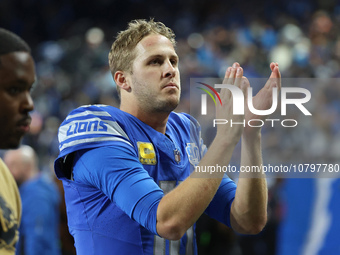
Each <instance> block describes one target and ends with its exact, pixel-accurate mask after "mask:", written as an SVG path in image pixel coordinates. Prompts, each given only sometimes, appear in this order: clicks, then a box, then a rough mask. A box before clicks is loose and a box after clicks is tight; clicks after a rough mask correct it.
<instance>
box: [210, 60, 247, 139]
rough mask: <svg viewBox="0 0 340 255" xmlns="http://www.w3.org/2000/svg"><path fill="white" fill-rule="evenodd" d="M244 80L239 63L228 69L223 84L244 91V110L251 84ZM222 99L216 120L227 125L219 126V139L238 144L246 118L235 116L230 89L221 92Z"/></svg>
mask: <svg viewBox="0 0 340 255" xmlns="http://www.w3.org/2000/svg"><path fill="white" fill-rule="evenodd" d="M247 81H248V80H247V79H246V78H245V77H244V78H243V68H242V67H240V65H239V64H238V63H236V62H235V63H234V64H233V66H232V67H228V68H227V70H226V73H225V77H224V80H223V84H228V85H232V86H236V87H238V88H240V89H241V90H242V93H243V102H244V108H245V107H246V105H245V102H246V98H247V88H248V87H249V82H247ZM219 94H220V97H221V101H222V105H220V104H217V107H216V119H223V120H226V121H227V123H226V124H218V125H217V135H216V136H217V137H218V139H227V140H226V141H228V142H231V143H233V144H235V145H236V144H237V142H238V141H239V140H240V137H241V135H242V132H243V129H244V126H245V117H244V114H243V115H234V114H233V100H234V99H233V96H232V94H231V92H230V90H229V89H227V88H222V89H221V91H220V93H219Z"/></svg>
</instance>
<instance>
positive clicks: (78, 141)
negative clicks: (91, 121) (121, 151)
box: [60, 137, 132, 151]
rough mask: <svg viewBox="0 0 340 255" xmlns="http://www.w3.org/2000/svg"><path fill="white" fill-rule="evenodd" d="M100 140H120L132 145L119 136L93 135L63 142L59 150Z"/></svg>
mask: <svg viewBox="0 0 340 255" xmlns="http://www.w3.org/2000/svg"><path fill="white" fill-rule="evenodd" d="M100 141H104V142H105V141H120V142H124V143H127V144H129V145H130V146H132V144H131V143H130V142H128V141H126V140H125V139H123V138H120V137H93V138H85V139H79V140H75V141H72V142H69V143H66V144H64V145H63V146H62V147H61V148H60V151H62V150H64V149H66V148H69V147H72V146H75V145H77V144H81V143H93V142H100Z"/></svg>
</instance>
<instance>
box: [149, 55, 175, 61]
mask: <svg viewBox="0 0 340 255" xmlns="http://www.w3.org/2000/svg"><path fill="white" fill-rule="evenodd" d="M164 56H166V55H162V54H155V55H151V56H149V57H147V58H146V61H148V60H151V59H153V58H164ZM170 58H176V59H179V57H178V55H174V54H172V55H171V56H170Z"/></svg>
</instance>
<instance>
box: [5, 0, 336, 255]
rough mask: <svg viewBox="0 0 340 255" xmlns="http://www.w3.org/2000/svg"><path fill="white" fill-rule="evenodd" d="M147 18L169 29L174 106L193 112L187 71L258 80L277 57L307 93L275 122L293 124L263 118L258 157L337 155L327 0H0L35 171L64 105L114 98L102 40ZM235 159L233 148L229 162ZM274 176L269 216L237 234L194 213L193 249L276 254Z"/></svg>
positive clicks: (45, 164) (278, 210) (52, 142)
mask: <svg viewBox="0 0 340 255" xmlns="http://www.w3.org/2000/svg"><path fill="white" fill-rule="evenodd" d="M149 17H154V18H155V20H157V21H162V22H164V23H165V24H166V25H167V26H169V27H171V28H172V29H173V30H174V32H175V33H176V35H177V38H176V39H177V53H178V55H179V57H180V71H181V82H182V97H181V103H180V106H179V107H178V109H177V111H185V112H191V111H194V110H193V109H190V79H191V78H201V77H223V75H224V72H225V70H226V68H227V67H228V66H230V65H231V64H232V63H233V62H234V61H237V62H239V63H240V65H241V66H242V67H243V68H244V72H245V76H246V77H247V78H249V79H250V81H251V83H252V81H253V79H254V84H258V83H259V82H256V80H255V78H264V77H269V75H270V69H269V64H270V62H272V61H274V62H278V63H279V66H280V71H281V74H282V77H283V78H284V79H283V81H282V86H287V87H293V86H299V87H304V88H306V89H308V90H309V91H310V92H311V95H312V97H311V100H310V102H309V103H308V104H307V108H308V110H309V111H310V112H311V113H312V117H309V118H308V117H306V116H304V115H303V114H301V112H300V111H299V110H298V109H296V108H294V109H293V108H292V110H290V111H289V112H288V114H287V116H285V119H289V118H294V119H296V120H297V121H298V126H297V127H295V128H283V127H275V128H271V127H269V125H266V126H265V127H264V129H263V136H262V137H263V156H264V162H265V163H273V164H281V163H285V164H287V163H290V162H295V163H311V162H315V163H325V162H327V163H331V162H332V163H337V162H339V161H338V159H339V158H340V132H339V130H340V114H339V112H340V100H339V98H340V86H339V84H338V83H339V82H338V81H337V79H336V78H338V77H339V76H340V62H339V59H340V29H339V28H340V3H339V2H338V1H336V0H318V1H316V0H314V1H311V0H280V1H266V0H259V1H238V2H237V3H236V1H235V2H232V3H229V2H226V1H222V0H210V1H205V0H188V1H179V0H165V1H163V2H159V1H156V0H152V1H146V0H126V1H118V0H116V1H109V0H97V1H79V0H73V1H68V0H58V1H57V0H27V1H23V0H11V1H9V0H5V1H0V27H4V28H7V29H9V30H11V31H13V32H15V33H17V34H19V35H20V36H21V37H22V38H24V39H25V40H26V41H27V42H28V43H29V44H30V46H31V47H32V50H33V56H34V58H35V61H36V68H37V76H38V79H37V83H36V84H35V86H34V89H33V97H34V102H35V110H34V112H33V114H32V117H33V121H32V126H31V131H30V134H29V135H28V136H27V137H26V138H25V139H24V143H26V144H28V145H30V146H32V147H33V148H34V149H35V150H36V151H37V153H38V156H39V159H40V168H41V169H43V170H42V171H46V172H49V173H51V172H52V168H53V167H52V166H53V160H54V159H55V158H56V156H57V155H58V140H57V131H58V127H59V125H60V124H61V122H62V120H63V119H64V118H65V117H66V115H67V114H68V113H69V112H70V111H71V110H72V109H74V108H76V107H78V106H80V105H87V104H109V105H113V106H118V105H119V101H118V96H117V93H116V89H115V84H114V81H113V79H112V76H111V73H110V70H109V66H108V52H109V49H110V45H111V43H112V42H113V40H114V37H115V35H116V33H117V32H118V31H120V30H122V29H124V28H125V27H126V24H127V22H128V21H129V20H131V19H137V18H146V19H148V18H149ZM257 86H258V87H257V88H256V86H254V87H255V88H254V90H255V91H256V89H257V90H258V89H259V86H260V85H257ZM261 86H263V84H262V85H261ZM279 115H280V112H279V111H278V112H277V113H276V115H275V116H276V117H277V118H282V116H279ZM198 118H199V116H198ZM202 131H203V132H202V136H203V138H204V140H205V142H206V143H207V145H209V143H210V142H211V140H212V139H213V137H214V136H213V135H214V134H213V132H211V129H209V128H206V127H205V126H204V125H202ZM239 157H240V155H239V152H237V151H236V153H235V155H234V157H233V161H234V162H237V161H239ZM235 164H236V163H235ZM283 182H285V180H284V179H283V180H281V181H279V179H276V178H271V179H269V180H268V183H269V185H270V190H269V202H270V203H269V205H270V206H269V222H268V224H267V227H266V229H265V231H264V232H263V233H262V234H260V235H259V236H257V237H246V236H238V235H235V234H233V233H232V232H230V231H229V230H228V229H226V228H224V227H222V226H220V225H219V224H217V223H216V222H214V221H211V220H209V219H206V218H205V217H203V218H202V219H201V220H200V222H199V223H198V226H197V230H198V233H197V239H198V243H199V251H200V253H199V254H201V255H204V254H233V255H238V254H244V255H246V254H255V255H256V254H262V255H265V254H276V253H275V249H276V242H277V240H276V236H277V235H276V233H277V231H278V225H279V223H280V221H281V219H282V217H284V212H285V210H284V209H282V208H283V207H284V206H282V204H284V200H283V197H282V194H281V186H282V185H283V184H282V183H283ZM65 221H66V219H64V221H63V219H62V220H61V223H63V222H64V223H65ZM67 250H68V252H69V253H67ZM64 254H72V249H71V248H65V247H64Z"/></svg>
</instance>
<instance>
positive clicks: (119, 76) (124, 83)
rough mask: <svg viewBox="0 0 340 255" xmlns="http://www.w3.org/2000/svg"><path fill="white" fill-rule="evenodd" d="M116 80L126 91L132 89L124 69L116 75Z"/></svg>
mask: <svg viewBox="0 0 340 255" xmlns="http://www.w3.org/2000/svg"><path fill="white" fill-rule="evenodd" d="M114 80H115V82H116V84H117V86H119V87H120V88H121V89H124V90H126V91H130V89H131V87H130V85H129V82H128V81H127V77H126V75H125V73H124V72H123V71H117V72H115V75H114Z"/></svg>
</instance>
